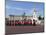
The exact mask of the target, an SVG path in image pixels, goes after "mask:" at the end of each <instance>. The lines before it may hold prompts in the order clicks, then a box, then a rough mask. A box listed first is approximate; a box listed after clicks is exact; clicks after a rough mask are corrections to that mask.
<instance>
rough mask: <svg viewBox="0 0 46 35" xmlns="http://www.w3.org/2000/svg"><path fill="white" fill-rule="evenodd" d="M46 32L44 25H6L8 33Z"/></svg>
mask: <svg viewBox="0 0 46 35" xmlns="http://www.w3.org/2000/svg"><path fill="white" fill-rule="evenodd" d="M36 32H38V33H39V32H44V27H43V26H41V25H38V26H6V33H7V34H17V33H36Z"/></svg>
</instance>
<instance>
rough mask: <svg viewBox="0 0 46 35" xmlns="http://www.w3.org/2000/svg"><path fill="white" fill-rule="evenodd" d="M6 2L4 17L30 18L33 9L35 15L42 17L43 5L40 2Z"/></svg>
mask: <svg viewBox="0 0 46 35" xmlns="http://www.w3.org/2000/svg"><path fill="white" fill-rule="evenodd" d="M5 1H6V3H5V4H6V7H5V9H6V16H9V15H19V16H20V15H23V13H24V12H25V15H27V16H32V15H33V11H34V9H35V10H36V15H37V16H39V15H41V16H44V3H42V2H25V1H14V0H5Z"/></svg>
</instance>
